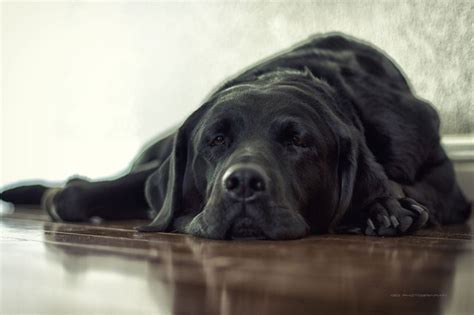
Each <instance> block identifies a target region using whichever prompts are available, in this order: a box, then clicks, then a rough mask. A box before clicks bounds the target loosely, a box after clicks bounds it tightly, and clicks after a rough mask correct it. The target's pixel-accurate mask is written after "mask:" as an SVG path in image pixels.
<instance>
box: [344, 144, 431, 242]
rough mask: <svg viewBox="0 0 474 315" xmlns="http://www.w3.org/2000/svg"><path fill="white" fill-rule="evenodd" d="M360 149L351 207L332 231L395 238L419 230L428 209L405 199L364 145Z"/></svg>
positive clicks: (416, 202) (427, 215) (427, 216)
mask: <svg viewBox="0 0 474 315" xmlns="http://www.w3.org/2000/svg"><path fill="white" fill-rule="evenodd" d="M362 150H363V151H364V154H360V158H359V162H358V166H359V168H358V172H357V180H356V185H355V187H354V192H353V197H352V201H351V205H350V207H349V209H348V211H347V212H346V213H345V215H344V217H343V218H342V220H341V222H340V223H339V225H338V226H337V227H336V228H335V231H336V232H349V233H362V234H366V235H379V236H395V235H403V234H409V233H412V232H414V231H416V230H418V229H420V228H422V227H423V226H424V225H425V224H426V223H427V222H428V219H429V210H428V208H427V207H425V205H422V204H420V203H419V202H418V200H414V199H413V198H408V197H407V196H406V195H405V193H404V191H403V187H402V186H401V185H400V184H398V183H397V182H395V181H392V180H390V178H389V177H388V176H387V174H386V173H385V170H384V168H383V166H382V165H380V164H379V163H377V162H376V161H375V158H374V156H373V154H372V153H371V152H370V151H369V150H368V149H367V148H366V147H365V145H362Z"/></svg>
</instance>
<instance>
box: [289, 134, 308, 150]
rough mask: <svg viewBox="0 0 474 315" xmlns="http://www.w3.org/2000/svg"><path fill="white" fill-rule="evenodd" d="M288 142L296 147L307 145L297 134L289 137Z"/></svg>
mask: <svg viewBox="0 0 474 315" xmlns="http://www.w3.org/2000/svg"><path fill="white" fill-rule="evenodd" d="M290 144H291V145H294V146H297V147H303V148H305V147H307V145H306V143H305V142H304V141H303V139H302V138H301V137H300V136H298V135H293V137H292V138H291V142H290Z"/></svg>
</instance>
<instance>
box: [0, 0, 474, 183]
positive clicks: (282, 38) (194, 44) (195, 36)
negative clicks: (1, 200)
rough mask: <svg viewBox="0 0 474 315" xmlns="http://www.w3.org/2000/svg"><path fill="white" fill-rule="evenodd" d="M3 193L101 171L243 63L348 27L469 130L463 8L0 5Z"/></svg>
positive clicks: (119, 162) (467, 28)
mask: <svg viewBox="0 0 474 315" xmlns="http://www.w3.org/2000/svg"><path fill="white" fill-rule="evenodd" d="M1 5H2V14H1V17H2V30H1V44H2V50H1V52H2V64H1V79H2V84H1V87H2V88H1V92H2V98H1V101H2V102H1V128H0V132H1V146H0V150H1V161H0V162H1V169H0V170H1V174H0V186H2V185H4V184H6V183H10V182H13V181H17V180H22V179H30V178H44V179H49V180H63V179H65V178H66V177H68V176H69V175H72V174H74V173H78V174H82V175H86V176H89V177H103V176H110V175H113V174H115V173H117V172H118V171H120V170H123V169H124V168H125V167H126V166H127V163H128V162H129V161H130V160H131V159H132V157H133V156H134V154H135V152H136V151H137V150H138V149H139V147H140V146H141V145H142V144H143V143H145V142H146V141H147V140H149V139H150V138H151V137H153V136H154V135H155V134H157V133H159V132H160V131H162V130H164V129H166V128H168V127H170V126H172V125H174V124H176V123H178V122H179V121H180V120H181V119H183V118H184V117H186V115H187V114H189V113H190V112H191V111H192V110H193V109H194V108H196V107H197V106H198V105H199V103H200V101H201V100H202V99H203V98H204V97H205V96H206V95H207V93H208V92H209V91H210V90H211V88H213V87H214V86H215V85H216V84H218V83H219V82H220V81H221V80H223V79H224V78H226V77H227V76H229V75H231V74H233V73H235V72H236V71H238V70H240V69H241V68H242V67H245V66H248V65H249V64H251V63H253V62H255V61H258V60H259V59H261V58H263V57H265V56H267V55H269V54H273V53H275V52H276V51H278V50H280V49H283V48H286V47H287V46H289V45H291V44H293V43H295V42H297V41H299V40H302V39H304V38H306V37H307V36H309V35H310V34H313V33H317V32H325V31H333V30H337V31H343V32H347V33H350V34H352V35H355V36H359V37H362V38H364V39H366V40H369V41H372V42H373V43H375V44H377V45H378V46H380V47H382V48H383V49H384V50H385V51H387V52H389V53H390V55H391V56H392V57H393V58H395V59H396V60H397V61H398V63H399V64H400V65H401V66H402V67H403V68H404V70H405V72H406V73H407V75H408V76H409V77H410V78H411V79H412V81H413V86H414V87H415V89H416V91H417V92H418V93H419V94H420V95H421V96H423V97H425V98H427V99H430V100H432V101H434V102H435V105H436V106H437V107H438V109H439V111H440V112H441V113H442V114H443V115H444V116H445V118H446V119H445V120H446V121H447V123H445V130H447V131H466V130H472V129H473V128H472V124H473V123H472V121H474V119H472V118H473V114H472V107H471V104H472V86H471V85H472V62H471V61H470V60H471V59H470V57H471V56H472V24H471V21H472V17H473V16H472V6H471V4H470V2H469V1H465V2H463V1H440V2H435V1H428V0H425V1H416V2H415V1H412V2H403V1H398V0H397V1H376V0H373V1H334V2H332V1H319V2H318V1H316V2H312V3H310V2H296V1H290V0H289V1H284V2H279V3H268V2H267V3H262V2H247V3H241V2H240V3H239V2H207V3H200V2H193V3H191V2H181V3H177V2H149V3H125V2H89V3H81V2H51V3H46V2H30V3H27V2H3V3H2V4H1Z"/></svg>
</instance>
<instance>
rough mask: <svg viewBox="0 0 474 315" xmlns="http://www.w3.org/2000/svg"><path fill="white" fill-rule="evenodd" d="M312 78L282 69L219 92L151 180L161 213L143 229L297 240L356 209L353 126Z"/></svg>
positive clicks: (153, 201)
mask: <svg viewBox="0 0 474 315" xmlns="http://www.w3.org/2000/svg"><path fill="white" fill-rule="evenodd" d="M341 106H343V105H342V104H341V99H340V98H339V97H338V95H337V94H336V92H335V90H334V89H333V88H332V87H331V86H329V85H328V84H326V83H325V82H323V81H321V80H318V79H316V78H314V77H313V76H312V75H311V73H309V72H308V71H306V72H286V71H283V72H282V71H280V72H275V73H270V74H266V75H264V76H261V77H259V78H258V79H256V80H254V81H251V82H247V83H242V84H237V85H234V86H232V87H229V88H226V89H224V90H222V91H219V92H217V93H216V94H214V95H213V96H212V97H211V98H210V99H209V100H208V101H207V102H206V104H205V105H203V106H202V107H201V108H200V109H199V110H197V111H196V112H194V113H193V114H192V115H191V116H190V117H189V118H188V119H187V121H186V122H185V123H184V124H183V125H182V127H181V128H180V129H179V130H178V132H177V133H176V135H175V139H174V144H173V150H172V152H171V155H170V157H169V159H168V160H167V161H166V162H165V163H164V164H163V165H162V166H161V168H160V169H159V170H157V171H156V172H155V173H154V174H152V175H151V176H150V177H149V179H148V181H147V183H146V196H147V200H148V202H149V204H150V205H151V207H152V208H153V209H154V210H156V211H158V214H157V216H156V218H155V219H154V221H153V222H152V223H151V224H150V225H147V226H143V227H141V228H139V229H140V230H141V231H171V230H177V231H179V232H185V233H189V234H193V235H196V236H201V237H206V238H215V239H225V238H230V239H240V238H253V239H255V238H267V239H292V238H298V237H302V236H304V235H306V234H308V233H310V232H322V231H326V230H328V229H329V228H330V227H331V226H332V225H333V224H334V223H335V222H337V220H338V219H339V218H340V217H341V215H342V214H343V213H344V211H345V210H346V208H347V207H348V204H349V203H350V199H351V195H352V189H353V185H354V177H355V173H356V152H357V148H356V143H355V141H353V132H354V131H353V130H352V129H353V127H351V124H350V123H348V121H345V118H344V117H343V115H342V114H341Z"/></svg>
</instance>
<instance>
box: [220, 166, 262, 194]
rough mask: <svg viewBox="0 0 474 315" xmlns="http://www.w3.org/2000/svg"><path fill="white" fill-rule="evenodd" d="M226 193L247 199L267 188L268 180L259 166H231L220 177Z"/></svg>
mask: <svg viewBox="0 0 474 315" xmlns="http://www.w3.org/2000/svg"><path fill="white" fill-rule="evenodd" d="M222 183H223V185H224V188H225V190H226V192H227V194H228V195H229V196H230V197H232V198H234V199H239V200H245V201H249V200H252V199H254V198H256V197H257V196H258V195H260V194H261V193H263V192H265V190H266V189H267V188H268V187H267V186H268V180H267V176H266V175H265V172H264V171H263V169H262V168H261V167H259V166H258V165H254V164H236V165H233V166H231V167H230V168H229V169H228V170H227V171H226V172H225V173H224V176H223V177H222Z"/></svg>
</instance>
